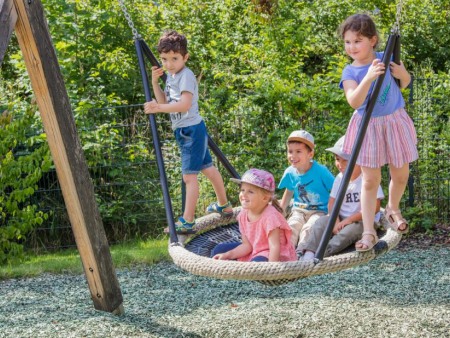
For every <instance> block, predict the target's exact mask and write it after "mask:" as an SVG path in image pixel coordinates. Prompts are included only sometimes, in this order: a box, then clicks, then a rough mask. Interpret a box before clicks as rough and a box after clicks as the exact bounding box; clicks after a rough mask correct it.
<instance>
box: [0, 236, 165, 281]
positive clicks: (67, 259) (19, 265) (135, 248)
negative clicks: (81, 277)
mask: <svg viewBox="0 0 450 338" xmlns="http://www.w3.org/2000/svg"><path fill="white" fill-rule="evenodd" d="M167 243H168V240H167V238H164V239H149V240H146V241H134V242H129V243H122V244H117V245H112V246H111V247H110V252H111V256H112V259H113V263H114V266H115V267H116V268H123V267H130V266H135V265H141V264H142V265H152V264H155V263H158V262H160V261H164V260H168V259H169V258H170V256H169V253H168V250H167ZM43 273H53V274H62V273H65V274H80V273H83V265H82V263H81V258H80V254H79V253H78V250H75V249H68V250H64V251H60V252H56V253H47V254H43V255H34V254H26V256H25V258H23V259H21V260H15V261H11V262H10V263H8V264H5V265H2V266H0V280H3V279H9V278H26V277H32V276H39V275H41V274H43Z"/></svg>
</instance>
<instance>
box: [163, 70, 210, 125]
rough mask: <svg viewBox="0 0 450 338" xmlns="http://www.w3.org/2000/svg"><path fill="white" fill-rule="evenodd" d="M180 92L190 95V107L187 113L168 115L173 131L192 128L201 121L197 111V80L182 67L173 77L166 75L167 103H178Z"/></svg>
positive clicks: (190, 72) (189, 71)
mask: <svg viewBox="0 0 450 338" xmlns="http://www.w3.org/2000/svg"><path fill="white" fill-rule="evenodd" d="M182 92H189V93H192V105H191V107H190V108H189V110H188V111H187V112H177V113H170V120H171V121H172V129H173V130H175V129H177V128H182V127H189V126H193V125H196V124H199V123H200V122H201V121H202V117H201V116H200V114H199V111H198V85H197V79H196V78H195V75H194V73H193V72H192V71H191V70H190V69H189V68H187V67H184V68H183V69H182V70H181V71H180V72H178V73H176V74H175V75H173V74H170V73H169V74H168V76H167V81H166V88H165V94H166V97H167V102H168V103H171V102H178V101H180V99H181V93H182Z"/></svg>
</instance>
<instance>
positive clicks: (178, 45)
mask: <svg viewBox="0 0 450 338" xmlns="http://www.w3.org/2000/svg"><path fill="white" fill-rule="evenodd" d="M170 51H172V52H174V53H180V54H181V55H182V56H185V55H186V54H187V39H186V37H185V36H184V35H183V34H180V33H178V32H177V31H175V30H167V31H165V32H164V34H163V35H162V36H161V38H160V39H159V42H158V53H160V54H161V53H169V52H170Z"/></svg>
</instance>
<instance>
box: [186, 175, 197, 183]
mask: <svg viewBox="0 0 450 338" xmlns="http://www.w3.org/2000/svg"><path fill="white" fill-rule="evenodd" d="M183 181H184V183H186V184H190V183H196V182H197V181H198V175H197V174H184V175H183Z"/></svg>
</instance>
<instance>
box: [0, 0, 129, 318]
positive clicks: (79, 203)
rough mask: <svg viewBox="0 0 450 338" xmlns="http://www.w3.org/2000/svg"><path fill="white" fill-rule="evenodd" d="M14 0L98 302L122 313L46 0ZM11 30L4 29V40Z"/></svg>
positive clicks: (60, 177)
mask: <svg viewBox="0 0 450 338" xmlns="http://www.w3.org/2000/svg"><path fill="white" fill-rule="evenodd" d="M10 1H11V0H5V2H4V3H3V5H2V6H1V7H0V9H1V12H0V18H3V17H6V14H5V15H4V14H3V12H4V8H5V9H6V6H4V5H5V4H8V3H10ZM12 1H13V3H14V7H15V12H16V13H17V22H16V26H15V31H16V35H17V39H18V41H19V45H20V49H21V50H22V53H23V57H24V59H25V63H26V67H27V70H28V73H29V76H30V79H31V84H32V87H33V91H34V93H35V96H36V100H37V104H38V106H39V111H40V114H41V117H42V121H43V124H44V128H45V131H46V134H47V140H48V144H49V147H50V151H51V153H52V157H53V162H54V164H55V167H56V173H57V175H58V180H59V182H60V185H61V190H62V194H63V197H64V201H65V204H66V208H67V211H68V214H69V219H70V223H71V225H72V230H73V233H74V235H75V240H76V243H77V247H78V251H79V253H80V257H81V261H82V263H83V267H84V271H85V274H86V279H87V281H88V285H89V289H90V292H91V297H92V300H93V302H94V307H95V308H96V309H98V310H102V311H108V312H112V313H115V314H122V313H123V312H124V310H123V304H122V303H123V298H122V293H121V290H120V287H119V283H118V280H117V276H116V274H115V270H114V266H113V263H112V258H111V254H110V251H109V246H108V241H107V238H106V234H105V231H104V228H103V223H102V220H101V218H100V213H99V210H98V207H97V203H96V201H95V195H94V188H93V185H92V182H91V180H90V176H89V172H88V168H87V164H86V160H85V158H84V153H83V149H82V148H81V143H80V140H79V137H78V134H77V130H76V127H75V120H74V118H73V115H72V110H71V107H70V103H69V97H68V95H67V91H66V88H65V85H64V81H63V78H62V75H61V71H60V68H59V64H58V60H57V58H56V52H55V50H54V47H53V44H52V41H51V37H50V34H49V31H48V26H47V21H46V19H45V16H44V11H43V8H42V4H41V2H40V0H12ZM9 17H10V18H12V16H11V15H9ZM11 20H12V19H10V21H9V22H10V23H11V22H12V21H11ZM2 27H3V24H2ZM2 29H3V28H0V30H2ZM6 35H7V34H6ZM6 35H5V34H3V33H0V37H1V38H2V39H3V40H5V36H6Z"/></svg>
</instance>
